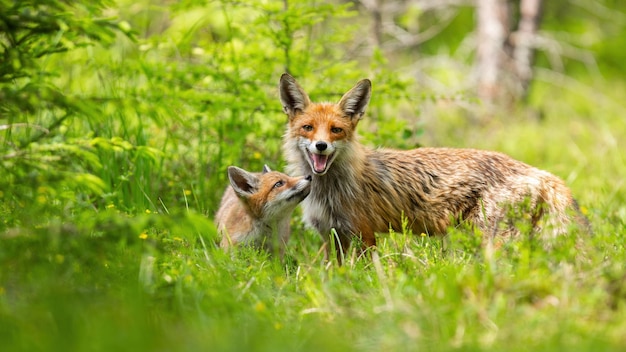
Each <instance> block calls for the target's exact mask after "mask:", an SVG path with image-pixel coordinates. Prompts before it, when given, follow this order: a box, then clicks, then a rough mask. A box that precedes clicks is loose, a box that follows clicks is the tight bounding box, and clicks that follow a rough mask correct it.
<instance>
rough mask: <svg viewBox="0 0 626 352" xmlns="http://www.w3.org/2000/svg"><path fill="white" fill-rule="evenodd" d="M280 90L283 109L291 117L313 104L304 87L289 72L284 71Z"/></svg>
mask: <svg viewBox="0 0 626 352" xmlns="http://www.w3.org/2000/svg"><path fill="white" fill-rule="evenodd" d="M279 92H280V102H281V103H282V104H283V111H284V112H285V114H287V115H288V116H289V118H292V117H294V116H295V115H296V114H297V113H298V112H302V111H304V109H306V107H307V106H308V105H309V104H311V100H310V99H309V96H308V95H307V94H306V93H305V92H304V89H302V87H300V85H299V84H298V82H296V80H295V78H293V77H291V75H290V74H288V73H283V75H282V76H280V85H279Z"/></svg>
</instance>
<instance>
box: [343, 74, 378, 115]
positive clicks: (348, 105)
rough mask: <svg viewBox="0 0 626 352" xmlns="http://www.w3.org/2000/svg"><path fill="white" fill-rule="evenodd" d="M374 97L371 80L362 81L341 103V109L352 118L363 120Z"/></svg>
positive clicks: (344, 96) (345, 95)
mask: <svg viewBox="0 0 626 352" xmlns="http://www.w3.org/2000/svg"><path fill="white" fill-rule="evenodd" d="M371 95H372V82H370V80H369V79H363V80H360V81H359V82H358V83H357V84H356V85H355V86H354V87H352V89H350V90H349V91H348V93H346V94H344V95H343V97H341V100H340V101H339V104H338V105H339V108H341V110H342V111H343V112H344V114H346V116H350V118H355V117H356V118H357V119H361V117H363V114H364V113H365V108H366V107H367V104H368V103H369V102H370V97H371Z"/></svg>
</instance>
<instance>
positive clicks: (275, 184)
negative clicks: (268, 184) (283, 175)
mask: <svg viewBox="0 0 626 352" xmlns="http://www.w3.org/2000/svg"><path fill="white" fill-rule="evenodd" d="M284 184H285V181H283V180H280V181H278V182H276V183H274V188H278V187H282V186H283V185H284Z"/></svg>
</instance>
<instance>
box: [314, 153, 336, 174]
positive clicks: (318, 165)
mask: <svg viewBox="0 0 626 352" xmlns="http://www.w3.org/2000/svg"><path fill="white" fill-rule="evenodd" d="M307 153H308V154H309V159H310V161H311V167H312V168H313V172H315V173H316V174H324V173H325V172H326V169H327V168H328V166H330V163H331V162H332V159H333V156H334V155H335V154H334V153H333V154H328V155H325V154H316V153H311V152H309V151H307Z"/></svg>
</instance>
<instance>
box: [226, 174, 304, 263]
mask: <svg viewBox="0 0 626 352" xmlns="http://www.w3.org/2000/svg"><path fill="white" fill-rule="evenodd" d="M228 178H229V179H230V186H228V187H227V188H226V191H225V192H224V196H223V198H222V203H221V205H220V208H219V210H218V211H217V213H216V215H215V222H216V224H217V228H218V231H219V233H220V234H221V235H222V241H221V244H220V246H221V247H223V248H229V247H230V246H234V245H239V244H247V245H251V246H254V247H256V248H264V249H266V250H268V251H270V252H274V251H277V252H278V253H279V254H280V255H281V256H282V254H283V253H284V249H285V244H286V243H287V241H288V240H289V236H290V232H291V231H290V227H289V222H290V218H291V214H292V212H293V210H294V209H295V208H296V206H297V205H298V204H299V203H300V202H301V201H302V200H303V199H304V198H306V196H307V195H308V194H309V192H310V190H311V177H310V176H307V177H290V176H288V175H285V174H283V173H281V172H276V171H271V170H270V169H269V168H268V167H267V166H265V167H264V168H263V173H250V172H247V171H245V170H243V169H240V168H238V167H235V166H230V167H229V168H228Z"/></svg>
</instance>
